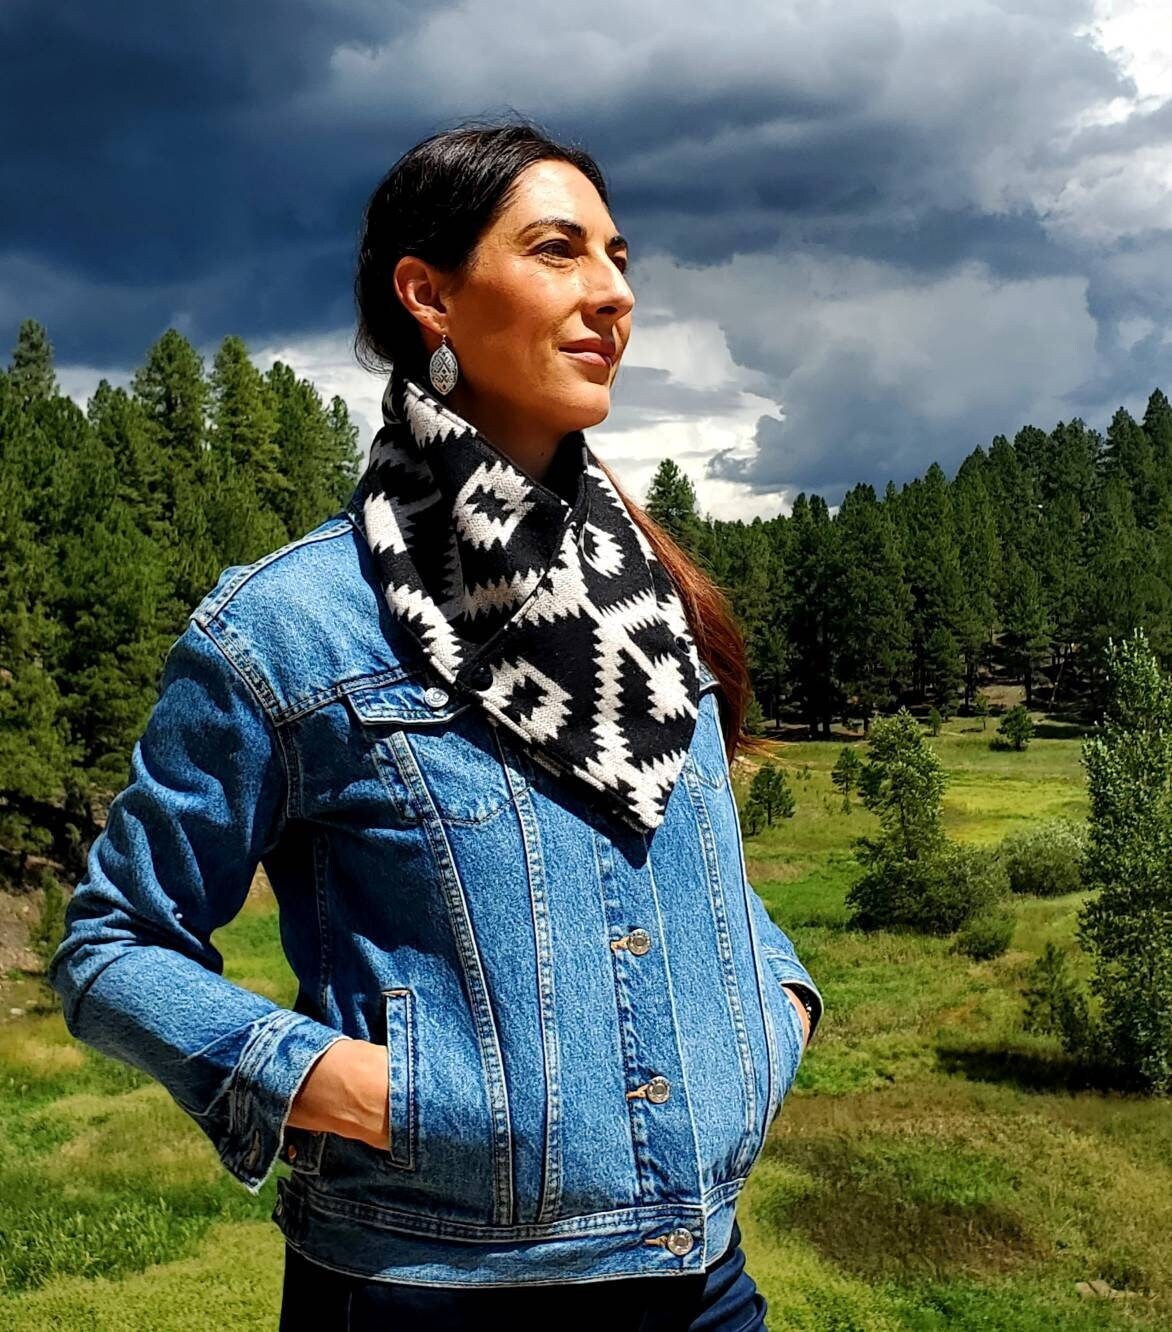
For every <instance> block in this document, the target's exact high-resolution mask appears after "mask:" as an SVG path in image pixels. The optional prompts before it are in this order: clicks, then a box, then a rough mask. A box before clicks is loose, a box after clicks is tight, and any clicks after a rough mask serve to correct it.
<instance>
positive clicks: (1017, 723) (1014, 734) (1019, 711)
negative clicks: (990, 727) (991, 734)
mask: <svg viewBox="0 0 1172 1332" xmlns="http://www.w3.org/2000/svg"><path fill="white" fill-rule="evenodd" d="M997 735H998V737H999V738H1000V740H1001V745H1000V747H1001V748H1006V747H1010V746H1012V748H1014V749H1018V750H1021V749H1025V747H1026V746H1027V745H1028V744H1029V742H1030V741H1031V740H1032V739H1033V736H1034V719H1033V718H1032V717H1031V716H1030V714H1029V711H1028V710H1027V708H1026V706H1025V704H1024V703H1018V704H1017V705H1016V706H1014V707H1012V708H1010V709H1009V711H1008V712H1007V713H1006V714H1005V716H1004V717H1002V718H1001V721H1000V723H999V724H998V727H997Z"/></svg>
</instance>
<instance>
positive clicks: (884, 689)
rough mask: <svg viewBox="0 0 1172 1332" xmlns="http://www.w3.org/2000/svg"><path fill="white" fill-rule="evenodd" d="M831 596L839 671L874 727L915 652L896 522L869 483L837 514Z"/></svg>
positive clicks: (866, 721)
mask: <svg viewBox="0 0 1172 1332" xmlns="http://www.w3.org/2000/svg"><path fill="white" fill-rule="evenodd" d="M834 528H835V542H834V562H835V563H834V570H833V573H832V576H831V578H830V580H829V587H828V595H829V596H830V598H831V609H832V614H833V618H834V622H835V643H836V645H837V659H836V665H835V676H836V677H837V679H838V680H839V681H840V682H841V685H842V688H843V690H844V691H845V693H846V694H847V695H849V696H850V697H853V699H854V700H855V705H856V706H857V708H858V710H859V713H860V714H861V716H862V718H863V727H864V731H866V730H868V729H869V727H870V723H871V718H872V717H873V716H874V715H875V713H876V712H878V711H880V710H882V709H884V708H886V707H888V706H889V705H890V704H891V703H892V701H893V700H894V698H895V697H896V696H897V694H898V690H899V681H900V678H901V677H902V675H903V673H904V671H905V670H906V669H907V664H908V661H909V658H910V645H909V633H910V631H909V625H908V615H909V612H910V610H911V604H910V602H911V599H910V597H909V595H908V591H907V587H906V584H905V583H904V577H903V562H902V560H901V559H900V555H899V547H898V545H897V543H896V536H895V532H894V530H893V529H892V525H891V520H890V518H889V516H888V514H887V512H886V510H885V508H884V507H883V506H882V505H880V503H879V501H878V499H877V498H876V496H875V491H874V490H873V488H872V487H871V486H869V485H865V484H864V485H859V486H855V487H854V489H853V490H851V491H849V492H848V493H847V494H846V495H845V496H844V498H843V501H842V504H841V506H840V507H839V510H838V513H837V514H836V515H835V518H834Z"/></svg>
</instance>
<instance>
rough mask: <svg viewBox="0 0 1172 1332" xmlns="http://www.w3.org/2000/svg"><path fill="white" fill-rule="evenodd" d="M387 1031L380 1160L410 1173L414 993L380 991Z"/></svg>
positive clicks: (413, 1136)
mask: <svg viewBox="0 0 1172 1332" xmlns="http://www.w3.org/2000/svg"><path fill="white" fill-rule="evenodd" d="M383 996H384V1003H385V1006H386V1032H387V1112H388V1119H389V1123H390V1135H389V1136H390V1141H389V1143H388V1144H387V1153H386V1155H385V1157H384V1159H385V1160H386V1162H387V1164H389V1165H392V1166H395V1167H397V1168H398V1169H400V1170H414V1169H415V1161H416V1138H417V1132H418V1125H417V1122H416V1121H417V1118H418V1111H417V1107H416V1104H415V1058H416V1050H417V1049H418V1044H417V1041H416V1034H415V994H414V992H413V991H412V990H408V989H403V988H396V989H390V990H384V991H383Z"/></svg>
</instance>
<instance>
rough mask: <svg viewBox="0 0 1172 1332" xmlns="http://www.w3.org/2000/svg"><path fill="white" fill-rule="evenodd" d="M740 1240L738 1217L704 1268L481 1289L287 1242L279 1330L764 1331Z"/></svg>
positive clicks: (760, 1301) (761, 1311) (756, 1292)
mask: <svg viewBox="0 0 1172 1332" xmlns="http://www.w3.org/2000/svg"><path fill="white" fill-rule="evenodd" d="M740 1244H741V1231H740V1227H739V1226H738V1225H737V1223H736V1221H735V1220H734V1221H733V1230H732V1240H731V1242H730V1243H729V1247H728V1249H727V1251H726V1252H725V1253H724V1255H723V1256H722V1257H721V1258H718V1259H717V1261H716V1262H715V1263H713V1265H712V1266H711V1267H709V1268H706V1269H705V1270H704V1271H703V1272H696V1273H689V1274H688V1275H687V1276H680V1277H617V1278H615V1279H614V1280H610V1281H585V1282H582V1281H578V1282H574V1281H571V1282H564V1283H558V1284H554V1285H546V1286H491V1287H488V1288H487V1289H476V1288H474V1287H468V1288H461V1287H447V1286H445V1287H438V1286H412V1285H408V1284H406V1283H403V1282H392V1281H368V1280H366V1279H365V1278H363V1277H354V1276H347V1275H346V1274H345V1273H342V1272H334V1271H331V1270H330V1269H329V1268H325V1267H321V1266H320V1265H319V1264H317V1263H314V1262H311V1261H310V1260H309V1259H308V1258H304V1257H303V1256H302V1255H301V1254H299V1253H298V1252H297V1250H296V1249H294V1248H292V1247H291V1246H290V1245H289V1243H288V1242H286V1244H285V1284H284V1289H283V1291H282V1295H281V1324H280V1328H279V1332H374V1330H375V1329H376V1328H377V1329H378V1332H414V1330H415V1329H424V1330H425V1332H457V1330H458V1329H471V1328H475V1329H477V1332H486V1329H492V1328H498V1327H501V1328H506V1327H508V1328H519V1329H526V1328H541V1327H549V1328H556V1329H557V1332H571V1329H579V1328H580V1329H583V1332H585V1329H592V1330H594V1329H597V1330H598V1332H758V1329H762V1328H764V1327H765V1321H764V1315H765V1308H766V1304H765V1297H764V1296H763V1295H762V1294H761V1292H760V1291H759V1290H758V1289H757V1287H756V1284H755V1283H754V1281H753V1278H752V1277H751V1276H750V1275H749V1274H748V1272H746V1271H745V1255H744V1252H743V1251H742V1249H741V1247H740ZM539 1320H548V1322H542V1321H539Z"/></svg>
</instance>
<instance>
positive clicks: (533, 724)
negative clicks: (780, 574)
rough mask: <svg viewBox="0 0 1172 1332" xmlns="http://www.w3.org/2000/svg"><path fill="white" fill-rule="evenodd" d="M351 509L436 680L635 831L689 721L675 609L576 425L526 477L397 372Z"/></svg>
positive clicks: (694, 669) (677, 757) (680, 617)
mask: <svg viewBox="0 0 1172 1332" xmlns="http://www.w3.org/2000/svg"><path fill="white" fill-rule="evenodd" d="M382 409H383V426H382V428H381V429H380V430H379V431H378V432H377V434H376V435H375V437H374V440H373V442H372V443H371V447H370V456H369V460H368V462H367V466H366V469H365V472H364V473H363V476H362V478H361V479H360V481H359V483H358V485H357V487H356V488H355V490H354V493H353V495H352V497H351V499H350V502H349V504H348V505H347V509H348V511H349V513H350V516H351V518H352V520H353V521H354V523H355V525H356V527H357V528H358V529H359V531H361V532H362V533H363V535H364V536H365V537H366V540H367V542H368V543H369V545H370V548H371V551H372V552H373V555H374V561H375V566H376V568H377V571H378V577H379V581H380V583H381V585H382V589H383V595H384V596H385V598H386V602H387V605H388V607H389V608H390V610H391V612H392V614H393V615H394V616H395V618H396V619H397V620H398V621H399V622H401V623H402V624H403V625H404V626H405V627H406V629H407V630H409V631H410V633H411V635H412V636H413V638H414V639H415V640H416V641H417V642H418V643H419V645H420V647H421V648H422V650H423V652H424V654H425V656H426V658H427V660H428V662H429V664H430V665H431V667H432V668H433V669H434V671H435V672H436V673H437V674H438V675H439V676H440V677H442V678H443V679H444V680H446V681H447V682H448V683H449V684H450V685H451V686H452V687H453V688H455V689H459V690H462V691H466V692H468V693H469V694H471V695H472V696H473V697H474V698H475V700H476V701H477V703H478V704H479V705H480V706H482V707H483V709H484V711H485V712H486V713H487V714H488V716H489V718H490V719H491V720H493V721H494V722H497V723H500V724H502V725H504V726H506V727H508V728H509V729H510V730H511V731H513V732H514V733H515V734H516V735H518V736H520V737H521V738H522V739H523V740H525V741H526V742H528V745H529V746H530V748H531V752H532V754H533V757H534V758H535V759H536V760H537V761H538V762H540V763H541V764H543V765H544V766H545V767H546V768H548V769H549V770H551V771H553V772H555V773H557V774H559V775H568V776H572V777H574V778H577V779H579V780H581V781H583V782H586V783H587V784H589V786H590V787H592V788H593V790H594V792H595V793H597V794H598V795H599V796H600V797H601V798H602V799H603V800H604V801H605V802H606V803H607V804H608V805H609V807H610V810H611V812H612V813H614V814H616V815H618V817H619V818H620V819H622V820H624V821H625V822H627V823H629V824H631V825H632V826H634V827H635V828H637V829H639V830H640V831H643V832H648V833H650V832H654V830H655V829H656V828H657V827H658V826H659V824H660V823H661V822H662V821H663V817H664V813H665V810H666V808H667V802H668V798H669V796H670V795H671V792H672V789H673V787H674V786H675V783H676V780H677V778H678V777H679V774H680V771H681V769H682V767H683V765H684V761H685V759H686V758H687V753H688V748H689V745H690V743H691V739H692V733H693V730H694V728H695V724H696V717H697V707H698V699H699V675H698V658H697V655H696V646H695V642H694V640H693V637H692V634H691V632H690V630H689V627H688V623H687V620H686V617H685V615H684V610H683V606H682V604H681V602H680V599H679V596H678V594H677V592H676V590H675V587H674V584H673V583H672V582H671V579H670V578H669V576H668V573H667V570H666V569H665V568H664V567H663V565H662V564H661V563H660V562H659V561H658V560H657V559H656V557H655V555H654V553H653V552H652V550H651V548H650V546H649V544H648V542H647V539H646V537H645V536H644V535H643V533H642V531H641V530H640V529H639V528H638V527H637V526H636V524H635V522H634V520H633V519H632V518H631V515H630V513H629V512H628V510H627V508H626V506H625V505H624V504H623V502H622V500H621V498H620V497H619V495H618V493H617V492H616V491H615V488H614V486H613V485H612V484H611V483H610V481H609V479H608V478H607V476H606V474H605V473H604V472H603V471H602V469H601V468H600V467H599V466H598V464H597V460H596V458H595V456H594V454H593V452H592V451H591V449H590V446H589V445H588V444H587V442H586V438H585V436H584V434H583V433H582V431H580V430H576V431H571V432H569V433H568V434H566V435H564V436H563V437H562V439H561V440H560V442H559V444H558V449H557V453H556V455H555V457H554V459H553V460H552V462H551V465H550V469H549V471H548V473H547V474H546V478H545V482H540V481H537V480H535V479H534V478H533V477H531V476H530V475H529V474H528V473H527V472H525V471H524V470H523V469H522V468H521V467H519V466H518V465H517V464H516V463H514V462H513V461H512V460H511V459H510V458H509V457H508V456H507V455H506V454H505V453H503V452H502V451H501V450H500V449H498V448H496V447H495V446H494V445H493V444H492V443H490V442H489V440H488V439H486V438H485V436H484V435H483V434H481V433H480V432H479V431H478V430H477V429H476V428H475V427H474V426H472V425H471V424H470V423H469V422H468V421H466V420H465V419H464V418H463V417H462V416H460V415H458V414H457V413H456V412H454V411H453V410H452V409H451V408H450V407H449V406H447V405H446V404H445V403H443V402H440V401H439V400H438V399H437V398H435V397H434V396H432V395H431V394H430V393H428V392H427V390H426V389H424V388H423V387H422V386H421V385H420V384H419V383H418V382H416V381H415V380H413V379H410V378H408V377H406V376H405V375H404V374H402V373H400V372H398V371H392V373H391V376H390V379H389V381H388V383H387V387H386V391H385V392H384V394H383V403H382Z"/></svg>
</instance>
